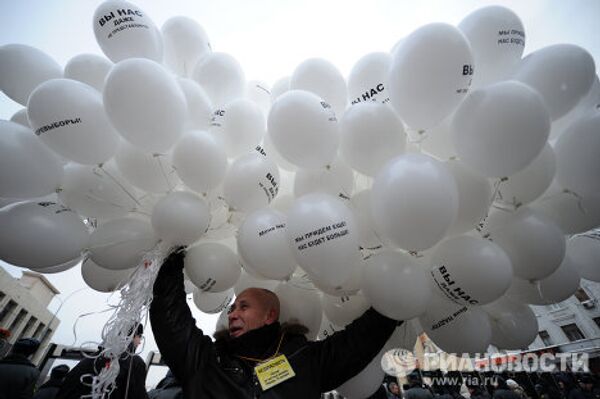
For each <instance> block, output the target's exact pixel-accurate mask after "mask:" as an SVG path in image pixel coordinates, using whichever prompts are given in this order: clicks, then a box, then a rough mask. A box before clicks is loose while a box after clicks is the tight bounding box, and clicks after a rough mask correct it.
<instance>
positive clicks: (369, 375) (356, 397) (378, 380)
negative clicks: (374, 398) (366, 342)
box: [335, 347, 386, 399]
mask: <svg viewBox="0 0 600 399" xmlns="http://www.w3.org/2000/svg"><path fill="white" fill-rule="evenodd" d="M385 352H386V347H384V348H383V349H381V351H379V353H378V354H377V355H375V357H374V358H373V360H371V361H370V362H369V364H368V365H367V366H366V367H365V368H364V369H362V371H361V372H360V373H358V374H357V375H355V376H354V377H352V378H350V379H349V380H348V381H346V382H344V383H343V384H342V385H340V386H339V387H337V388H336V389H335V390H336V391H337V392H339V393H340V394H342V395H343V396H344V397H345V398H348V399H367V398H369V397H371V395H373V394H374V393H375V392H376V391H377V390H378V389H379V387H381V384H382V383H383V378H384V377H385V373H384V371H383V369H382V368H381V358H382V357H383V354H384V353H385Z"/></svg>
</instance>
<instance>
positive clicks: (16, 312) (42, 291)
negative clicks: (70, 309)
mask: <svg viewBox="0 0 600 399" xmlns="http://www.w3.org/2000/svg"><path fill="white" fill-rule="evenodd" d="M59 293H60V292H59V291H58V290H57V289H56V288H55V287H54V286H53V285H52V284H51V283H50V282H49V281H48V280H47V279H46V277H44V276H43V275H41V274H39V273H34V272H30V271H24V272H23V275H22V276H21V278H20V279H15V278H14V277H12V276H11V275H10V274H9V273H8V272H7V271H6V270H4V269H3V268H1V267H0V328H2V329H5V330H8V331H9V332H10V336H9V337H8V338H7V342H6V344H5V346H4V348H3V349H0V351H2V352H4V353H0V356H3V355H4V354H5V352H6V351H7V350H9V349H10V347H11V346H12V345H13V344H14V343H15V342H16V341H17V340H18V339H20V338H36V339H38V340H39V341H40V342H41V345H40V348H39V349H38V351H37V352H36V353H35V354H34V356H33V357H32V361H33V362H34V363H36V364H37V363H38V362H39V360H40V359H41V357H42V356H43V352H44V348H46V347H47V346H48V344H49V342H50V340H51V338H52V335H53V334H54V332H55V331H56V328H57V327H58V325H59V324H60V320H59V319H57V318H56V317H55V315H54V314H52V313H51V312H50V311H49V310H48V305H49V304H50V301H51V300H52V298H54V296H55V295H57V294H59Z"/></svg>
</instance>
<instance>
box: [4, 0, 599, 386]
mask: <svg viewBox="0 0 600 399" xmlns="http://www.w3.org/2000/svg"><path fill="white" fill-rule="evenodd" d="M93 22H94V33H95V35H96V39H97V42H98V44H99V45H100V47H101V48H102V51H103V52H104V54H105V55H106V57H107V58H105V57H101V56H98V55H93V54H81V55H77V56H75V57H73V58H72V59H71V60H70V61H69V62H68V63H67V65H66V66H65V68H64V69H63V68H61V67H60V66H59V65H58V64H57V63H56V62H55V61H54V60H53V59H52V58H51V57H50V56H48V55H47V54H44V53H43V52H41V51H40V50H38V49H35V48H32V47H29V46H26V45H22V44H11V45H5V46H2V47H0V89H2V91H3V92H4V94H5V95H7V96H8V97H10V98H11V99H13V100H15V101H17V102H19V103H21V104H22V105H24V106H25V107H26V108H25V109H23V110H22V111H19V112H17V113H16V114H15V115H14V116H13V118H11V121H0V197H1V198H2V200H1V201H2V205H5V207H4V208H2V209H1V210H0V224H1V225H2V229H1V230H0V259H2V260H4V261H6V262H8V263H11V264H14V265H18V266H22V267H27V268H30V269H33V270H36V271H39V272H42V273H56V272H60V271H63V270H66V269H68V268H70V267H73V266H74V265H75V264H77V263H78V262H79V261H80V260H81V258H82V256H83V258H84V259H85V260H84V262H83V266H82V273H83V276H84V279H85V281H86V282H87V283H88V284H89V285H90V286H91V287H93V288H95V289H97V290H100V291H110V290H114V289H116V288H117V287H119V285H120V284H122V283H123V281H126V280H127V278H128V276H130V275H131V273H132V270H133V269H132V268H134V267H136V266H137V265H138V263H139V262H140V259H142V257H143V255H144V254H145V253H146V252H147V251H150V250H152V249H153V248H155V247H156V245H157V243H159V242H163V243H168V244H171V245H173V246H181V245H185V246H189V249H188V254H187V257H186V264H185V270H186V278H187V279H188V280H189V282H191V284H190V283H188V284H190V286H189V287H188V290H190V291H194V292H195V294H194V297H195V302H196V304H197V305H198V307H199V308H200V309H202V310H203V311H205V312H213V313H216V312H220V311H221V310H222V309H223V308H224V307H225V306H227V304H228V303H229V301H231V298H232V297H233V296H234V294H235V293H236V292H239V291H240V290H241V289H243V288H244V287H248V286H263V287H267V288H270V289H273V290H275V291H276V292H277V293H278V294H279V295H280V297H281V300H282V304H283V313H282V317H283V318H284V319H285V318H287V317H292V316H293V317H296V318H298V319H300V320H301V321H302V322H304V323H305V324H306V325H307V326H308V327H309V329H310V333H309V334H310V335H311V336H312V337H315V336H317V335H318V334H319V332H320V333H321V335H322V334H327V333H328V332H329V333H330V332H331V331H332V330H336V329H339V328H341V327H343V325H345V324H347V323H349V322H351V321H352V320H353V319H354V318H356V317H357V316H358V315H360V314H361V312H363V311H364V310H365V309H366V308H367V307H369V306H373V307H374V308H375V309H376V310H378V311H379V312H381V313H382V314H384V315H386V316H389V317H392V318H394V319H399V320H409V319H414V320H418V321H419V323H420V326H421V327H422V329H423V330H424V331H425V332H426V333H427V334H428V335H429V336H430V337H431V338H432V339H433V340H434V341H435V342H436V343H437V344H438V345H439V346H440V347H441V348H442V349H444V350H446V351H450V352H461V353H462V352H483V351H485V349H486V348H487V347H488V345H489V344H490V343H491V344H494V345H496V346H497V347H499V348H501V349H518V348H524V347H526V346H527V345H528V344H530V343H531V342H532V340H533V339H534V338H535V336H536V333H537V322H536V318H535V316H534V315H533V312H532V311H531V310H530V309H529V306H528V305H529V304H548V303H554V302H559V301H562V300H564V299H566V298H568V297H569V296H570V295H572V294H573V292H574V291H575V290H576V289H577V287H578V286H579V281H580V278H586V279H590V280H593V281H600V272H599V270H600V268H598V265H597V261H598V259H600V256H599V254H600V242H599V240H598V235H597V234H594V233H586V232H588V231H590V230H592V229H594V228H596V227H598V226H600V179H599V178H598V176H600V112H599V111H598V107H599V104H600V83H599V81H598V77H597V76H596V73H595V71H596V67H595V65H594V61H593V58H592V56H591V55H590V54H589V53H588V52H587V51H586V50H585V49H583V48H581V47H578V46H576V45H571V44H557V45H549V46H547V47H544V48H541V49H540V50H537V51H534V52H532V53H531V54H529V55H527V56H526V57H524V58H523V57H522V55H523V50H524V46H525V40H526V35H525V29H524V27H523V24H522V22H521V20H520V19H519V17H518V16H517V15H516V14H515V13H514V12H512V11H511V10H509V9H507V8H504V7H500V6H491V7H485V8H482V9H479V10H476V11H474V12H473V13H471V14H469V15H468V16H466V17H465V18H464V19H463V21H462V22H461V23H460V24H459V25H458V26H452V25H449V24H444V23H433V24H429V25H425V26H423V27H421V28H419V29H417V30H416V31H414V32H413V33H411V34H410V35H408V36H406V37H405V38H403V39H402V40H401V41H399V42H398V43H397V44H396V45H395V46H394V48H393V49H392V50H391V51H390V53H382V52H376V53H371V54H367V55H365V56H364V57H362V58H361V59H360V60H358V62H357V63H356V65H355V66H354V68H353V69H352V71H351V72H350V74H349V76H348V77H347V78H345V77H344V76H342V74H341V73H340V71H339V70H338V69H337V68H336V67H335V66H334V65H333V64H332V63H330V62H329V61H327V60H324V59H320V58H313V59H308V60H305V61H304V62H302V63H301V64H300V65H298V66H297V68H296V69H295V70H294V71H292V74H291V75H290V76H287V77H284V78H282V79H280V80H279V81H277V82H276V83H275V84H274V85H273V86H272V87H271V88H269V87H268V85H267V84H265V83H264V82H259V81H247V80H246V77H245V75H244V71H243V69H242V67H241V66H240V64H239V63H238V62H237V61H236V59H235V58H234V57H232V56H231V55H229V54H226V53H220V52H213V50H212V48H211V45H210V44H209V40H208V36H207V34H206V33H205V31H204V29H203V28H202V27H201V26H200V25H198V24H197V23H196V22H195V21H193V20H191V19H189V18H187V17H174V18H171V19H169V20H168V21H167V22H166V23H165V24H164V25H163V27H162V29H159V28H158V27H156V26H155V24H154V23H153V22H152V20H151V19H150V18H149V16H148V15H147V14H146V13H145V12H144V11H143V10H142V9H140V8H139V7H137V6H136V5H134V4H131V3H128V2H125V1H114V0H109V1H106V2H104V3H102V4H101V5H100V6H99V7H98V9H97V10H96V13H95V15H94V17H93ZM307 287H308V288H307ZM415 324H418V323H416V322H415ZM416 330H419V331H418V332H420V327H416ZM415 334H416V333H415ZM409 341H410V340H409ZM413 343H414V339H413ZM410 349H412V348H410ZM365 374H366V375H371V376H372V375H373V374H374V373H370V374H369V373H365ZM365 378H367V377H365ZM369 378H370V377H369Z"/></svg>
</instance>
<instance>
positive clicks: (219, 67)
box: [192, 53, 246, 107]
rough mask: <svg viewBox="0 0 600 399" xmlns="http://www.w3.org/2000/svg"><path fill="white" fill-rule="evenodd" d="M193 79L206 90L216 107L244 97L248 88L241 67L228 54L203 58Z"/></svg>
mask: <svg viewBox="0 0 600 399" xmlns="http://www.w3.org/2000/svg"><path fill="white" fill-rule="evenodd" d="M192 79H194V80H195V81H196V82H198V83H199V84H200V86H202V88H203V89H204V90H206V93H207V94H208V96H209V97H210V99H211V100H212V102H213V104H214V106H215V107H222V106H223V105H225V104H227V103H228V102H230V101H231V100H234V99H236V98H240V97H242V96H243V94H244V89H245V87H246V77H245V76H244V71H243V69H242V67H241V65H240V64H239V62H238V61H237V60H236V59H235V58H233V57H232V56H231V55H229V54H226V53H210V54H208V55H206V56H205V57H204V58H202V59H201V60H200V61H199V62H198V63H197V64H196V66H195V67H194V70H193V72H192Z"/></svg>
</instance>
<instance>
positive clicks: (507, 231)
mask: <svg viewBox="0 0 600 399" xmlns="http://www.w3.org/2000/svg"><path fill="white" fill-rule="evenodd" d="M487 229H488V231H489V234H490V238H491V240H492V241H493V242H495V243H496V244H498V245H500V247H501V248H502V249H504V251H506V253H507V255H508V257H509V258H510V260H511V262H512V266H513V272H514V274H515V276H517V277H520V278H524V279H528V280H539V279H542V278H544V277H548V276H549V275H550V274H552V273H553V272H554V271H555V270H556V269H557V268H558V266H560V264H561V262H562V260H563V258H564V256H565V237H564V235H563V232H562V231H561V230H560V228H559V227H558V226H557V225H556V224H555V223H554V222H553V221H552V220H550V219H548V218H546V217H545V216H543V215H542V214H539V213H538V212H535V211H534V210H532V209H530V208H528V207H522V208H519V209H518V210H517V211H516V212H514V213H509V212H506V211H497V212H495V213H492V214H491V215H490V217H489V218H488V220H487Z"/></svg>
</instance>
